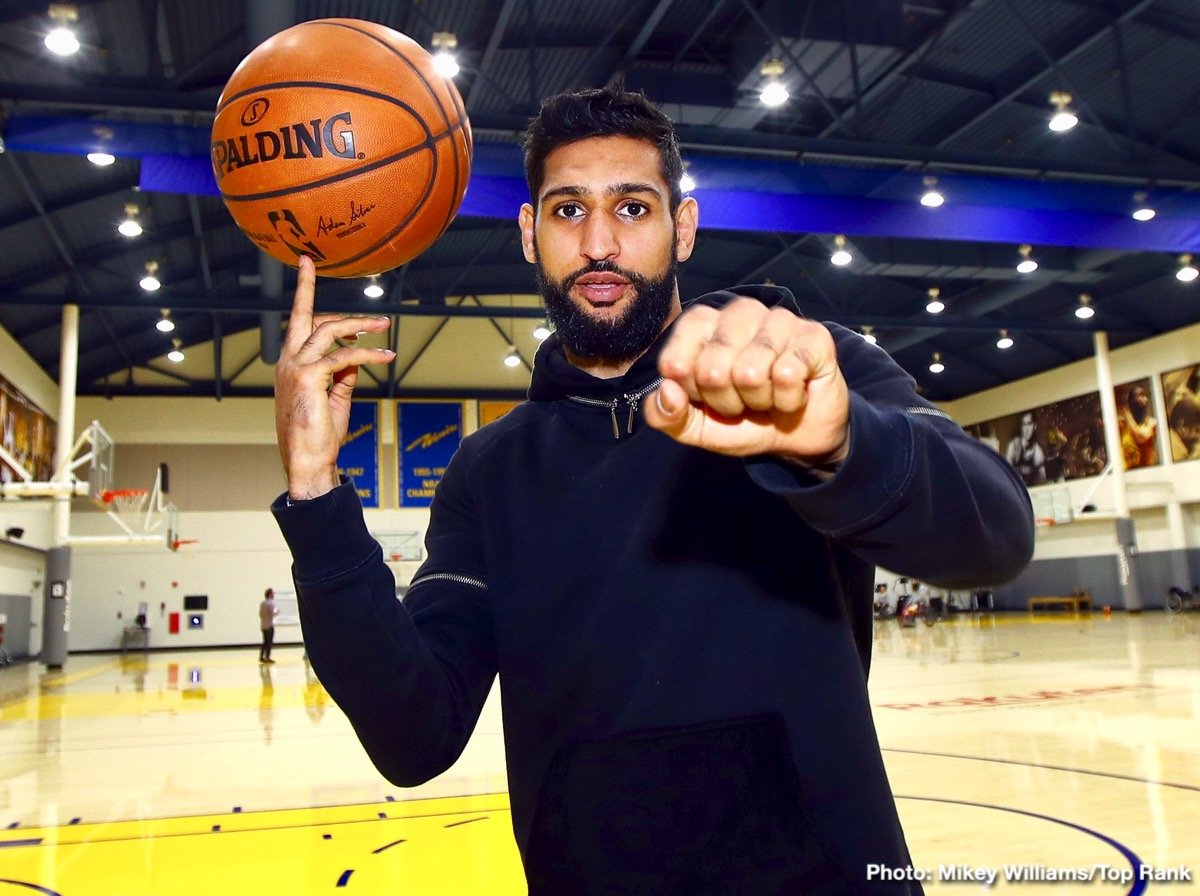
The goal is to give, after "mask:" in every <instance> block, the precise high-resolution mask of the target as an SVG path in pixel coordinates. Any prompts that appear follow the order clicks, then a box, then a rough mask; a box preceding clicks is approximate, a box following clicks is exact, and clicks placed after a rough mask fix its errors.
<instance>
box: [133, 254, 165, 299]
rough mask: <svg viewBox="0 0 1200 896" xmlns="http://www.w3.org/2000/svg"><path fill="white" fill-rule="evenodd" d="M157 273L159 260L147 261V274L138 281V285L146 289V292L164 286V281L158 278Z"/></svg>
mask: <svg viewBox="0 0 1200 896" xmlns="http://www.w3.org/2000/svg"><path fill="white" fill-rule="evenodd" d="M157 274H158V262H157V261H148V262H146V276H145V277H143V278H142V279H141V280H140V281H139V282H138V286H140V287H141V288H142V289H144V290H146V292H154V291H155V290H156V289H159V288H160V287H161V286H162V281H161V280H159V279H158V276H157Z"/></svg>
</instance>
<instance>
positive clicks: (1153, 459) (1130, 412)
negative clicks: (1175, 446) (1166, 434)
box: [1114, 377, 1159, 470]
mask: <svg viewBox="0 0 1200 896" xmlns="http://www.w3.org/2000/svg"><path fill="white" fill-rule="evenodd" d="M1150 388H1151V387H1150V378H1149V377H1146V378H1145V379H1143V380H1137V381H1136V382H1132V383H1125V384H1123V385H1120V386H1117V387H1116V389H1115V390H1114V392H1115V393H1116V395H1115V397H1116V400H1117V430H1118V431H1119V432H1120V436H1121V456H1122V458H1123V459H1124V461H1125V469H1126V470H1133V469H1136V468H1138V467H1153V466H1157V465H1158V463H1159V457H1158V420H1157V419H1156V418H1155V416H1154V403H1153V401H1152V400H1151V398H1150Z"/></svg>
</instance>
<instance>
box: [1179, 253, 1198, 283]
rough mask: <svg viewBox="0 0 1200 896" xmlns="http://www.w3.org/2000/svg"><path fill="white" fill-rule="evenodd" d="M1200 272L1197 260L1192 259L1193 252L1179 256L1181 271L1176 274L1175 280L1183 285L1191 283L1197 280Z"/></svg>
mask: <svg viewBox="0 0 1200 896" xmlns="http://www.w3.org/2000/svg"><path fill="white" fill-rule="evenodd" d="M1198 274H1200V271H1197V270H1196V262H1195V259H1193V258H1192V253H1191V252H1185V253H1184V254H1183V255H1180V256H1179V270H1177V271H1176V272H1175V279H1176V280H1178V281H1180V282H1181V283H1191V282H1192V281H1193V280H1195V279H1196V276H1197V275H1198Z"/></svg>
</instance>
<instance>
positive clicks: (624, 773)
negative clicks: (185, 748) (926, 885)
mask: <svg viewBox="0 0 1200 896" xmlns="http://www.w3.org/2000/svg"><path fill="white" fill-rule="evenodd" d="M738 292H739V293H740V294H743V295H753V296H754V297H756V298H759V299H760V300H762V301H764V302H766V303H767V304H777V303H784V304H787V305H788V306H789V307H791V308H793V309H794V308H795V305H794V300H793V298H792V296H791V294H790V293H789V292H787V291H786V290H782V289H778V288H772V287H739V289H738ZM730 295H731V294H730V293H713V294H710V295H708V296H704V297H702V298H701V299H699V300H698V301H700V302H704V303H706V304H711V305H720V304H721V303H723V302H724V301H727V300H728V298H729V297H730ZM828 326H829V329H830V330H831V331H832V332H833V336H834V340H835V343H836V346H837V352H838V361H839V364H840V366H841V369H842V372H843V374H844V376H845V378H846V381H847V383H848V385H849V387H850V391H851V398H850V401H851V410H850V420H851V426H850V431H851V443H850V452H849V455H848V457H847V458H846V460H845V461H844V462H843V464H842V465H841V466H840V468H839V470H838V472H837V474H836V475H835V476H834V477H833V478H832V479H830V480H828V481H825V482H820V481H818V480H817V479H815V478H812V477H810V476H808V475H807V474H806V473H804V472H803V471H802V470H801V469H800V468H798V467H795V466H793V465H790V464H786V463H783V462H779V461H776V460H774V459H772V458H768V457H759V458H752V459H749V460H745V459H739V458H733V457H726V456H722V455H718V454H713V453H710V452H706V451H703V450H699V449H695V448H690V447H685V446H683V445H680V444H678V443H676V442H674V441H673V440H672V439H670V438H669V437H667V436H665V435H663V434H662V433H660V432H658V431H657V430H654V429H651V428H650V427H648V426H646V425H645V424H644V422H642V420H641V414H640V402H641V400H642V399H643V397H644V396H646V395H647V394H648V393H649V392H650V391H651V390H652V389H653V387H654V385H655V384H656V382H657V380H658V373H657V370H656V366H655V359H656V357H657V350H658V346H657V345H656V346H655V347H654V348H652V349H651V350H650V351H649V352H647V353H646V355H644V356H643V357H642V358H641V359H640V360H639V361H637V362H636V363H635V364H634V365H633V367H632V368H631V369H630V370H629V371H628V372H627V373H626V374H625V376H623V377H621V378H620V379H619V380H617V379H612V380H603V379H597V378H595V377H593V376H591V375H589V374H587V373H585V372H584V371H582V370H580V369H578V368H576V367H574V366H573V365H572V364H570V363H569V362H568V361H567V359H566V357H565V356H564V355H563V353H562V349H561V347H560V345H559V344H558V342H557V340H556V338H555V337H554V336H551V337H550V338H549V339H547V340H546V341H545V342H544V343H543V344H542V346H541V348H540V349H539V351H538V354H537V357H536V362H535V365H534V372H533V382H532V385H531V387H530V391H529V397H530V400H529V401H528V402H525V403H524V404H522V405H520V406H518V407H517V408H515V409H514V410H513V411H511V412H510V413H509V414H507V415H506V416H505V417H504V418H502V419H501V420H499V421H497V422H496V423H494V424H492V425H490V426H487V427H485V428H483V429H481V430H480V431H478V432H476V433H474V434H472V435H471V436H469V437H467V438H466V439H464V440H463V442H462V445H461V447H460V449H459V450H458V452H457V453H456V455H455V456H454V458H453V459H452V461H451V463H450V465H449V468H448V469H447V471H446V474H445V477H444V478H443V480H442V482H441V484H440V485H439V487H438V490H437V493H436V495H435V498H434V502H433V508H432V512H431V518H430V525H429V530H428V533H427V537H426V549H427V552H428V559H427V560H426V561H425V562H424V564H423V565H422V566H421V569H420V570H419V571H418V573H417V575H416V576H414V578H413V582H412V585H411V587H410V588H409V589H408V592H407V595H406V597H405V599H404V601H403V602H400V601H397V600H396V599H395V596H394V595H395V590H394V582H393V579H392V576H391V573H390V571H389V570H388V568H387V567H386V565H385V564H384V562H383V560H382V555H381V552H380V549H379V547H378V545H377V544H376V543H375V542H374V541H373V539H372V538H371V537H370V535H369V533H368V532H367V529H366V526H365V524H364V522H363V518H362V512H361V509H360V506H359V504H358V500H357V497H356V494H355V492H354V490H353V488H352V487H351V486H350V485H349V484H343V485H342V486H341V487H340V488H338V489H336V490H335V491H333V492H331V493H330V494H328V495H325V496H322V497H320V498H317V499H314V500H312V501H308V502H301V503H299V504H295V505H292V506H284V503H283V501H282V500H280V501H277V502H276V504H275V505H274V506H273V510H274V512H275V514H276V517H277V519H278V521H279V525H280V527H281V529H282V530H283V533H284V536H285V538H286V539H287V541H288V544H289V546H290V548H291V550H292V554H293V557H294V561H295V562H294V566H293V575H294V578H295V582H296V588H297V594H298V595H299V598H300V610H301V620H302V623H303V627H304V638H305V643H306V645H307V649H308V654H309V658H310V659H311V661H312V664H313V667H314V669H315V670H316V671H317V673H318V675H319V676H320V679H321V681H322V683H323V684H324V685H325V687H326V688H327V689H328V690H329V693H330V694H331V696H332V697H333V698H334V699H335V700H336V701H337V703H338V705H339V706H341V708H342V709H343V710H344V711H345V712H346V714H347V716H348V717H349V718H350V720H351V722H352V723H353V725H354V728H355V730H356V732H357V733H358V735H359V738H360V739H361V740H362V742H363V745H364V746H365V747H366V749H367V751H368V753H369V755H370V756H371V758H372V760H373V761H374V762H375V764H376V766H377V767H378V768H379V770H380V771H381V772H382V773H383V774H384V776H385V777H387V778H388V779H389V780H391V781H393V782H394V783H397V784H400V785H415V784H418V783H421V782H423V781H426V780H428V779H429V778H432V777H434V776H435V775H437V774H439V773H440V772H442V771H444V770H445V769H446V768H448V767H449V766H450V765H451V764H452V763H453V762H454V761H455V759H457V758H458V756H459V754H460V753H461V751H462V749H463V747H464V746H465V745H466V742H467V740H468V738H469V737H470V734H471V731H472V729H473V728H474V725H475V722H476V720H477V719H478V717H479V712H480V710H481V708H482V706H483V702H484V699H485V698H486V697H487V694H488V691H489V690H490V688H491V685H492V681H493V678H494V676H495V675H496V673H497V672H498V673H499V676H500V687H501V697H502V701H503V702H502V706H503V718H504V737H505V748H506V756H507V764H508V778H509V791H510V800H511V805H512V814H513V828H514V831H515V834H516V839H517V844H518V846H519V848H520V850H521V853H522V858H523V860H524V863H525V870H526V875H527V877H528V879H529V883H530V889H531V892H532V893H534V894H559V893H561V894H577V893H605V894H610V893H630V894H634V893H645V894H651V893H653V894H660V893H676V892H678V893H681V894H682V893H687V894H689V896H693V894H705V893H713V894H715V893H737V894H739V896H751V894H777V893H778V894H783V893H827V894H834V893H860V892H862V893H919V892H920V887H919V884H916V883H904V882H900V883H883V882H880V881H879V879H878V875H875V877H874V878H873V879H871V880H870V881H868V877H869V875H868V869H869V868H870V867H871V866H885V867H888V868H903V867H904V866H906V865H908V864H909V863H910V859H909V856H908V851H907V847H906V846H905V843H904V837H903V833H902V832H901V829H900V824H899V821H898V819H897V815H896V811H895V805H894V801H893V798H892V794H891V790H890V788H889V785H888V782H887V778H886V775H885V772H884V767H883V762H882V759H881V756H880V751H879V746H878V742H877V739H876V735H875V731H874V726H873V722H872V719H871V711H870V706H869V703H868V698H867V687H866V673H867V670H868V668H869V661H870V647H871V600H872V587H873V579H874V572H873V564H875V563H878V564H880V565H882V566H884V567H886V568H888V569H890V570H893V571H896V572H898V573H904V574H907V575H910V576H914V577H917V578H920V579H922V580H925V581H930V582H935V583H939V584H944V585H947V586H966V585H973V584H996V583H999V582H1002V581H1006V580H1008V579H1010V578H1012V577H1013V576H1015V575H1016V574H1017V573H1018V572H1019V571H1020V570H1021V568H1023V566H1024V565H1025V564H1026V563H1027V562H1028V559H1029V557H1030V554H1031V552H1032V544H1033V520H1032V512H1031V509H1030V505H1029V499H1028V494H1027V492H1026V490H1025V488H1024V486H1023V485H1022V483H1021V481H1020V480H1019V479H1018V478H1017V476H1016V475H1015V473H1014V472H1013V470H1012V468H1011V467H1010V466H1009V465H1008V464H1007V463H1006V462H1005V461H1004V459H1003V458H1001V457H1000V456H999V455H998V454H996V453H995V452H994V451H992V450H991V449H989V448H988V447H987V446H985V445H983V444H981V443H979V442H977V441H975V440H974V439H971V438H970V437H969V436H967V435H966V434H965V433H964V432H963V431H962V429H961V428H960V427H958V426H957V425H956V424H955V423H954V422H953V421H952V420H950V419H949V418H948V417H947V416H946V415H945V414H943V413H942V412H941V411H939V410H937V409H936V408H934V407H933V406H932V405H930V404H928V403H927V402H925V401H923V400H922V399H920V398H919V397H918V396H917V395H916V393H915V390H914V384H913V381H912V380H911V378H910V377H908V376H907V375H906V374H905V373H904V372H903V371H902V370H900V368H899V367H897V366H896V365H895V363H894V362H892V360H891V359H890V358H889V357H888V356H887V354H886V353H885V352H884V351H882V350H881V349H879V348H877V347H875V346H873V345H870V344H868V343H866V342H865V341H864V340H863V339H862V338H861V337H859V336H858V335H857V334H855V333H853V332H851V331H849V330H846V329H844V328H842V327H839V326H837V325H836V324H829V325H828Z"/></svg>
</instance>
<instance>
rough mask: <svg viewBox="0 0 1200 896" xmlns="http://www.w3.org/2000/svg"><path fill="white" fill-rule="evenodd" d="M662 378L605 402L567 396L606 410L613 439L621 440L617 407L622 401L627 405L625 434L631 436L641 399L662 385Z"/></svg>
mask: <svg viewBox="0 0 1200 896" xmlns="http://www.w3.org/2000/svg"><path fill="white" fill-rule="evenodd" d="M662 381H663V378H662V377H661V376H660V377H658V378H657V379H656V380H654V382H652V383H651V384H650V385H648V386H644V387H643V388H641V389H638V390H637V391H636V392H626V393H625V394H624V395H622V396H620V397H619V398H610V399H608V400H607V401H605V400H604V399H603V398H588V397H587V396H586V395H568V396H567V398H569V399H570V400H571V401H577V402H579V403H580V404H587V405H591V406H592V407H595V408H607V409H608V413H609V416H610V417H611V418H612V429H613V438H614V439H620V438H621V425H620V424H619V423H618V422H617V407H618V406H619V405H620V404H621V401H622V399H624V401H625V403H626V404H628V405H629V417H628V419H627V420H626V423H625V434H626V435H633V418H634V416H635V415H636V414H637V409H638V406H639V405H640V404H641V401H642V399H643V398H645V397H646V396H647V395H649V394H650V393H651V392H653V391H654V390H655V389H657V388H658V387H659V386H661V385H662Z"/></svg>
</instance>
